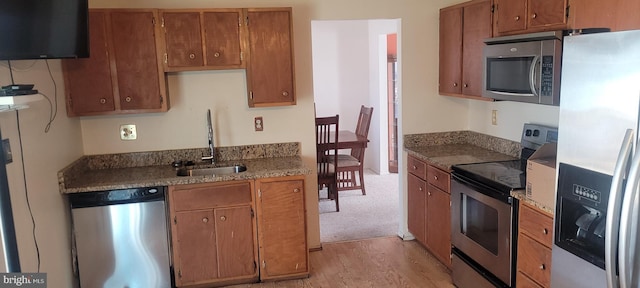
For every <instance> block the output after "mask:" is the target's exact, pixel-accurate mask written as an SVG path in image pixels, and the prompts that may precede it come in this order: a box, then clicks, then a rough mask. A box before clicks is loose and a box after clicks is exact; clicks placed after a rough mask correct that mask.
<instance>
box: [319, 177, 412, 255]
mask: <svg viewBox="0 0 640 288" xmlns="http://www.w3.org/2000/svg"><path fill="white" fill-rule="evenodd" d="M364 179H365V180H364V182H365V184H366V188H367V195H362V192H361V191H360V190H350V191H340V212H336V206H335V202H334V201H332V200H327V199H326V198H327V191H326V189H324V190H322V191H320V203H319V205H320V207H319V208H320V241H321V242H323V243H325V242H337V241H347V240H359V239H369V238H375V237H382V236H392V235H397V233H398V217H399V215H398V213H399V212H398V210H399V203H398V194H399V192H398V189H399V182H398V174H387V175H377V174H374V173H373V172H372V171H367V170H365V173H364Z"/></svg>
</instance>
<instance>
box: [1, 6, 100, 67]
mask: <svg viewBox="0 0 640 288" xmlns="http://www.w3.org/2000/svg"><path fill="white" fill-rule="evenodd" d="M86 57H89V27H88V0H0V60H20V59H58V58H86Z"/></svg>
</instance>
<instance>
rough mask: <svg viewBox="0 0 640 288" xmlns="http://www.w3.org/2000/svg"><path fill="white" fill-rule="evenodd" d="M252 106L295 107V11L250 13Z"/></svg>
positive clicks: (279, 10)
mask: <svg viewBox="0 0 640 288" xmlns="http://www.w3.org/2000/svg"><path fill="white" fill-rule="evenodd" d="M247 31H248V47H249V53H248V54H249V55H248V59H247V62H248V64H247V88H248V90H249V95H248V96H249V106H250V107H264V106H283V105H295V104H296V97H295V87H294V72H293V71H294V69H293V65H294V63H293V30H292V25H291V8H250V9H248V10H247Z"/></svg>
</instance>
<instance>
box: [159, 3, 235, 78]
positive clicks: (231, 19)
mask: <svg viewBox="0 0 640 288" xmlns="http://www.w3.org/2000/svg"><path fill="white" fill-rule="evenodd" d="M160 17H161V18H162V29H163V38H164V39H163V40H164V41H163V43H164V50H165V52H164V61H163V62H164V66H165V70H166V71H169V72H171V71H186V70H210V69H236V68H244V61H243V53H242V51H243V49H242V45H241V43H242V34H243V31H244V30H243V28H242V27H243V22H244V21H243V18H244V17H243V10H242V9H215V10H201V9H199V10H160Z"/></svg>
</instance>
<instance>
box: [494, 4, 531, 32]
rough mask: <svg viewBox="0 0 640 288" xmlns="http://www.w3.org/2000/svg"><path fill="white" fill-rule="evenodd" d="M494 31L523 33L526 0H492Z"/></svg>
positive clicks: (525, 25)
mask: <svg viewBox="0 0 640 288" xmlns="http://www.w3.org/2000/svg"><path fill="white" fill-rule="evenodd" d="M494 4H495V7H496V12H497V13H496V17H497V18H496V31H497V32H498V34H499V33H505V32H514V31H523V30H525V29H526V28H527V14H526V13H527V2H526V0H494Z"/></svg>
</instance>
